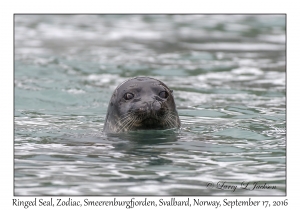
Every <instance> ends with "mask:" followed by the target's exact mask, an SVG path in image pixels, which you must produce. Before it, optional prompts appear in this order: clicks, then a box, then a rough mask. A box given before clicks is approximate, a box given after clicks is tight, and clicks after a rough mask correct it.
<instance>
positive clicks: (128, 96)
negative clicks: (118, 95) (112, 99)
mask: <svg viewBox="0 0 300 210" xmlns="http://www.w3.org/2000/svg"><path fill="white" fill-rule="evenodd" d="M133 97H134V95H133V94H132V93H125V95H124V96H123V98H124V99H125V100H130V99H133Z"/></svg>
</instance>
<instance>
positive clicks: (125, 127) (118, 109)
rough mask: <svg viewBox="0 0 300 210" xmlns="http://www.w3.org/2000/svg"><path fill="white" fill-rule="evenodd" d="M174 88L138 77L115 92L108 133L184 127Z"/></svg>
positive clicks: (108, 115) (109, 108) (105, 126)
mask: <svg viewBox="0 0 300 210" xmlns="http://www.w3.org/2000/svg"><path fill="white" fill-rule="evenodd" d="M172 92H173V91H172V90H170V89H169V88H168V87H167V86H166V85H165V84H164V83H163V82H161V81H159V80H157V79H154V78H150V77H134V78H131V79H128V80H126V81H124V82H123V83H121V84H120V85H119V86H118V87H117V88H116V89H115V91H114V93H113V95H112V97H111V99H110V102H109V105H108V110H107V114H106V119H105V123H104V129H103V131H104V132H107V133H120V132H126V131H132V130H150V129H152V130H153V129H170V128H180V120H179V117H178V113H177V110H176V105H175V101H174V97H173V93H172Z"/></svg>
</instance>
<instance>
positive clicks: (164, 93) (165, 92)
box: [158, 91, 169, 98]
mask: <svg viewBox="0 0 300 210" xmlns="http://www.w3.org/2000/svg"><path fill="white" fill-rule="evenodd" d="M158 95H159V97H161V98H168V96H169V94H168V92H167V91H161V92H160V93H159V94H158Z"/></svg>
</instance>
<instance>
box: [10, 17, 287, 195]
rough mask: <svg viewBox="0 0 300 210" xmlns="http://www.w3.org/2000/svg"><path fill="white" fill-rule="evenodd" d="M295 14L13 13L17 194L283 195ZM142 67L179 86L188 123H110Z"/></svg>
mask: <svg viewBox="0 0 300 210" xmlns="http://www.w3.org/2000/svg"><path fill="white" fill-rule="evenodd" d="M285 21H286V19H285V15H21V14H17V15H15V16H14V35H15V36H14V47H15V48H14V58H15V60H14V193H15V195H35V196H39V195H53V196H55V195H69V196H73V195H86V196H88V195H96V196H97V195H99V196H100V195H110V196H115V195H145V196H147V195H190V196H192V195H235V196H236V195H248V196H250V195H285V194H286V53H285V50H286V49H285V42H286V41H285V40H286V22H285ZM135 76H150V77H154V78H156V79H159V80H161V81H163V82H164V83H166V84H167V85H168V86H169V87H170V88H171V89H173V90H174V97H175V101H176V106H177V110H178V113H179V117H180V119H181V124H182V127H181V129H180V130H175V131H174V130H163V131H136V132H128V133H123V134H105V133H103V132H102V129H103V124H104V119H105V115H106V110H107V106H108V102H109V100H110V97H111V94H112V92H113V90H114V89H115V88H116V87H117V86H118V85H119V84H120V83H121V82H122V81H124V80H126V79H128V78H130V77H135ZM255 186H256V187H255ZM259 186H260V187H259Z"/></svg>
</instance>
